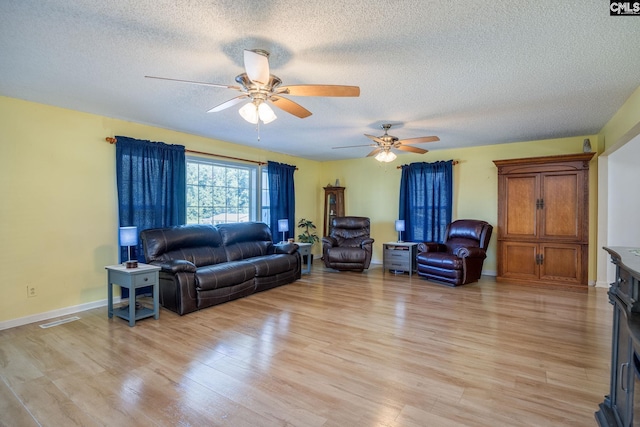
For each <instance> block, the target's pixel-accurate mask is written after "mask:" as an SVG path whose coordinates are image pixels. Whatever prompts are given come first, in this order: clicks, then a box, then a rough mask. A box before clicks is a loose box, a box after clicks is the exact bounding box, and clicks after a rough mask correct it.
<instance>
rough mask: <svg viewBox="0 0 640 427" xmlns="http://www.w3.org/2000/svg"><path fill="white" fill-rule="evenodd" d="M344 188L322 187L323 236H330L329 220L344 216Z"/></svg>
mask: <svg viewBox="0 0 640 427" xmlns="http://www.w3.org/2000/svg"><path fill="white" fill-rule="evenodd" d="M344 189H345V187H324V229H323V233H324V234H323V236H328V235H329V234H331V220H332V219H333V218H335V217H337V216H344Z"/></svg>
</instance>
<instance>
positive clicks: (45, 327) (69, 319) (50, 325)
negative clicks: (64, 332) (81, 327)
mask: <svg viewBox="0 0 640 427" xmlns="http://www.w3.org/2000/svg"><path fill="white" fill-rule="evenodd" d="M79 319H80V318H79V317H78V316H73V317H67V318H66V319H60V320H56V321H55V322H49V323H43V324H42V325H40V327H41V328H42V329H47V328H52V327H54V326H58V325H62V324H64V323H69V322H73V321H74V320H79Z"/></svg>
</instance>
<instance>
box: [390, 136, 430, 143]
mask: <svg viewBox="0 0 640 427" xmlns="http://www.w3.org/2000/svg"><path fill="white" fill-rule="evenodd" d="M436 141H440V138H438V137H437V136H421V137H418V138H409V139H401V140H400V141H398V142H400V143H401V144H420V143H422V142H436Z"/></svg>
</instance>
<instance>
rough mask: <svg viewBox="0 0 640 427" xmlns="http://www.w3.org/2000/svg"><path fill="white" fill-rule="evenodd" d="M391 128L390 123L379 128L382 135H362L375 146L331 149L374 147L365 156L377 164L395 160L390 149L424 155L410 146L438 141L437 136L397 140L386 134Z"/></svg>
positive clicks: (366, 145) (422, 151)
mask: <svg viewBox="0 0 640 427" xmlns="http://www.w3.org/2000/svg"><path fill="white" fill-rule="evenodd" d="M391 126H393V125H392V124H390V123H385V124H383V125H382V126H380V127H381V128H382V129H384V135H382V136H373V135H367V134H364V136H366V137H367V138H369V139H371V140H373V141H374V142H375V144H363V145H349V146H345V147H333V148H353V147H375V148H374V150H373V151H371V152H370V153H369V154H367V157H371V156H375V158H376V160H378V161H379V162H392V161H393V160H395V159H396V155H395V153H393V152H392V151H391V149H392V148H393V149H398V150H402V151H410V152H412V153H418V154H424V153H427V152H429V150H425V149H422V148H418V147H413V146H412V144H421V143H423V142H435V141H440V138H438V137H437V136H420V137H417V138H409V139H398V137H396V136H393V135H389V134H388V133H387V132H388V130H389V129H391Z"/></svg>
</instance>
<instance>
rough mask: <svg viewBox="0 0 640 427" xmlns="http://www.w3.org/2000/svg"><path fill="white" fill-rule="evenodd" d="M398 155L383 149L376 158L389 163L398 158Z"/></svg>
mask: <svg viewBox="0 0 640 427" xmlns="http://www.w3.org/2000/svg"><path fill="white" fill-rule="evenodd" d="M396 157H397V156H396V155H395V154H394V153H392V152H391V151H381V152H379V153H378V155H377V156H376V157H375V159H376V160H377V161H379V162H384V163H389V162H393V161H394V160H395V159H396Z"/></svg>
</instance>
